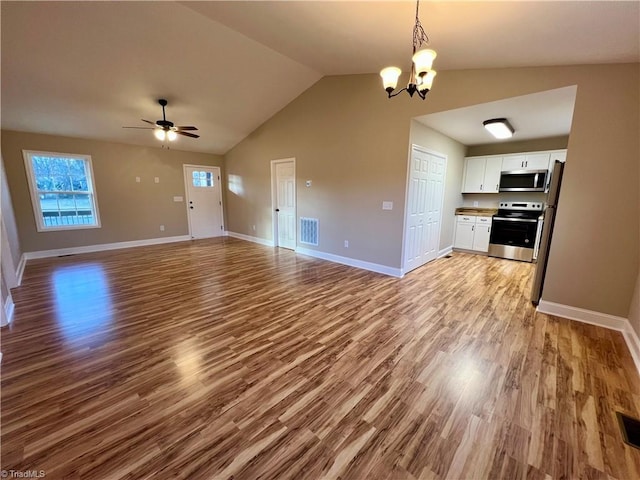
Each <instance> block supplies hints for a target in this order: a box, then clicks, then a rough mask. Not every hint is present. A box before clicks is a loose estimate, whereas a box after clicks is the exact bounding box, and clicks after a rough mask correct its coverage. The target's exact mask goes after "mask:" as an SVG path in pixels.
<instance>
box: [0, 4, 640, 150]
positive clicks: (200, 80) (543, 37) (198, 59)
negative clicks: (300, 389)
mask: <svg viewBox="0 0 640 480" xmlns="http://www.w3.org/2000/svg"><path fill="white" fill-rule="evenodd" d="M1 9H2V16H1V21H2V44H1V45H2V52H1V53H2V79H1V80H2V81H1V88H2V91H1V93H2V112H1V113H2V117H1V120H2V128H4V129H13V130H21V131H33V132H41V133H50V134H57V135H68V136H74V137H86V138H96V139H103V140H109V141H120V142H124V143H133V144H140V145H149V146H156V147H157V146H158V144H159V143H158V141H157V140H155V139H154V138H153V136H152V135H151V133H150V132H146V131H144V130H127V129H122V128H121V127H122V126H125V125H130V126H142V125H143V124H142V122H140V119H141V118H145V119H148V120H152V121H154V120H157V119H159V118H161V109H160V107H159V106H158V104H157V99H158V98H161V97H163V98H167V99H168V100H169V106H168V107H167V118H168V119H169V120H171V121H173V122H175V123H176V124H179V125H197V126H198V127H199V129H200V130H199V132H198V133H199V134H200V135H201V138H199V139H197V140H196V139H188V138H180V139H179V141H178V142H176V143H175V144H173V145H172V148H175V149H180V150H193V151H202V152H211V153H225V152H226V151H228V150H229V149H230V148H231V147H232V146H233V145H235V144H236V143H238V142H239V141H240V140H242V139H243V138H244V137H246V136H247V135H248V134H249V133H251V132H252V131H253V130H254V129H255V128H256V127H258V126H259V125H260V124H262V123H263V122H264V121H266V120H267V119H268V118H270V117H271V116H272V115H273V114H274V113H276V112H277V111H279V110H280V109H281V108H283V107H284V106H285V105H286V104H287V103H289V102H290V101H291V100H293V99H294V98H295V97H297V96H298V95H299V94H300V93H302V92H303V91H304V90H306V89H307V88H309V87H310V86H311V85H312V84H313V83H314V82H316V81H317V80H318V79H320V78H321V77H322V76H323V75H331V74H351V73H365V72H371V73H373V72H377V71H379V70H380V68H381V67H383V66H386V65H387V64H397V65H398V66H400V67H404V68H406V65H403V63H407V62H408V61H409V56H410V47H411V45H410V43H411V28H412V26H413V19H414V13H415V3H414V2H413V1H409V2H403V1H399V2H361V1H351V2H349V1H342V2H327V1H305V2H272V1H265V2H242V1H236V2H184V3H175V2H8V1H2V2H1ZM420 18H421V20H422V23H423V25H424V27H425V28H426V30H427V32H428V34H429V36H430V38H431V45H432V47H433V48H435V49H436V50H437V51H438V58H437V60H436V68H437V69H438V70H448V69H466V68H491V67H517V66H537V65H554V64H582V63H611V62H638V61H640V36H639V31H640V22H639V18H640V2H638V1H631V2H622V1H603V2H539V1H534V2H520V1H514V2H425V1H423V2H422V4H421V10H420ZM434 88H435V87H434ZM523 125H524V124H523ZM555 133H557V132H555ZM523 135H525V133H523Z"/></svg>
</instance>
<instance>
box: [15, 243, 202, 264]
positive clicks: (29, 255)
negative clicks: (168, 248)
mask: <svg viewBox="0 0 640 480" xmlns="http://www.w3.org/2000/svg"><path fill="white" fill-rule="evenodd" d="M187 240H191V237H190V236H189V235H179V236H176V237H161V238H148V239H145V240H133V241H131V242H116V243H102V244H99V245H87V246H84V247H70V248H58V249H55V250H40V251H37V252H26V253H24V254H23V257H24V258H25V260H33V259H36V258H50V257H59V256H60V255H75V254H78V253H92V252H102V251H106V250H118V249H121V248H132V247H144V246H148V245H160V244H163V243H174V242H184V241H187ZM21 263H22V262H21ZM25 263H26V262H25ZM23 269H24V267H23Z"/></svg>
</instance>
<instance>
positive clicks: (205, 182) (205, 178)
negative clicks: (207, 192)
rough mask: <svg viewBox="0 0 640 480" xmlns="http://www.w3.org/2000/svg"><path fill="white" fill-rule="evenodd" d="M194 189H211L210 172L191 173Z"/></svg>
mask: <svg viewBox="0 0 640 480" xmlns="http://www.w3.org/2000/svg"><path fill="white" fill-rule="evenodd" d="M193 186H194V187H213V186H214V185H213V173H211V172H193Z"/></svg>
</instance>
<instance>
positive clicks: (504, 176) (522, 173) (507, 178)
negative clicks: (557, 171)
mask: <svg viewBox="0 0 640 480" xmlns="http://www.w3.org/2000/svg"><path fill="white" fill-rule="evenodd" d="M548 177H549V170H513V171H510V172H502V173H501V174H500V188H499V190H500V191H501V192H544V191H545V189H546V187H547V178H548Z"/></svg>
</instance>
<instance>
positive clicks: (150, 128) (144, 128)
mask: <svg viewBox="0 0 640 480" xmlns="http://www.w3.org/2000/svg"><path fill="white" fill-rule="evenodd" d="M122 128H139V129H141V130H155V129H154V128H152V127H122Z"/></svg>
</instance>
